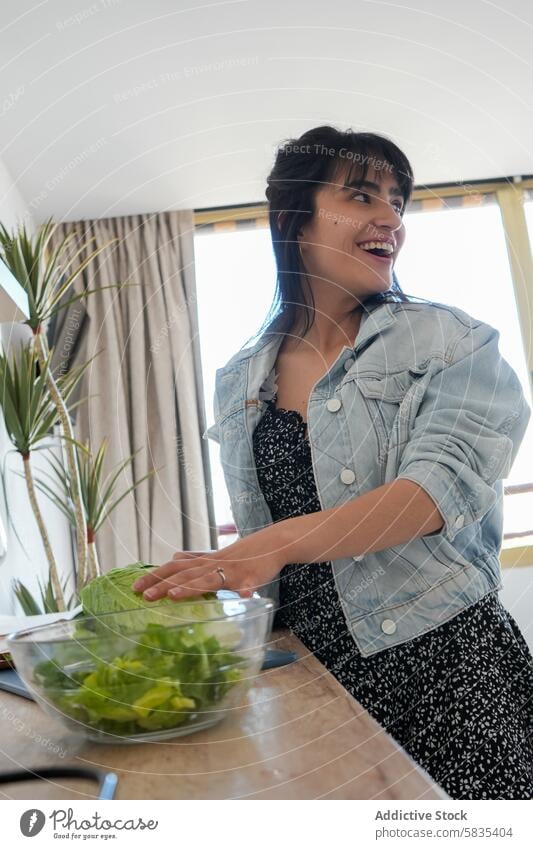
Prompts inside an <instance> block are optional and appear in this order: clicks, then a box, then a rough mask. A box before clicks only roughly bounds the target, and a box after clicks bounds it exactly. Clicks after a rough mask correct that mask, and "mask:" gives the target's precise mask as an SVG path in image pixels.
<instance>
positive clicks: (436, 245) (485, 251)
mask: <svg viewBox="0 0 533 849" xmlns="http://www.w3.org/2000/svg"><path fill="white" fill-rule="evenodd" d="M405 225H406V239H405V244H404V247H403V248H402V251H401V254H400V256H399V257H398V261H397V263H396V266H395V269H396V274H397V276H398V281H399V283H400V286H401V287H402V289H403V290H404V292H406V294H412V295H417V296H420V297H423V298H429V299H431V300H434V301H438V302H440V303H445V304H451V305H455V306H458V307H460V308H461V309H464V310H465V311H466V312H468V313H469V314H470V315H472V316H474V317H475V318H478V319H481V320H482V321H485V322H487V323H488V324H490V325H492V326H493V327H496V328H497V329H498V330H499V331H500V340H499V342H500V352H501V354H502V356H503V357H505V359H506V360H507V361H508V362H509V364H510V365H511V366H512V367H513V369H514V370H515V371H516V373H517V375H518V377H519V378H520V381H521V383H522V387H523V389H524V393H525V396H526V399H527V401H528V403H529V404H530V406H531V405H532V399H531V390H530V382H529V378H528V373H527V362H526V357H525V352H524V348H523V345H522V336H521V331H520V325H519V321H518V314H517V307H516V300H515V296H514V290H513V284H512V280H511V272H510V269H509V262H508V258H507V248H506V244H505V234H504V229H503V224H502V220H501V215H500V210H499V207H498V205H497V204H496V203H493V204H488V205H483V206H478V207H466V208H465V207H462V208H452V209H446V208H444V209H442V210H436V211H432V212H423V211H422V212H411V213H406V215H405ZM532 469H533V426H532V424H531V423H530V425H529V428H528V431H527V433H526V435H525V437H524V440H523V442H522V445H521V447H520V449H519V452H518V455H517V457H516V460H515V463H514V465H513V468H512V470H511V474H510V476H509V478H508V479H507V480H505V481H504V485H510V484H519V483H520V484H523V483H530V482H531V481H532V479H533V474H532ZM532 517H533V495H532V494H524V495H507V496H505V511H504V533H513V532H522V531H525V530H531V528H532V527H533V518H532ZM526 541H527V540H524V539H521V540H517V543H518V542H520V543H521V544H524V543H525V542H526Z"/></svg>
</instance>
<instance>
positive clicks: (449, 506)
mask: <svg viewBox="0 0 533 849" xmlns="http://www.w3.org/2000/svg"><path fill="white" fill-rule="evenodd" d="M397 479H398V480H401V479H406V480H410V481H413V482H414V483H417V484H419V486H421V487H422V489H423V490H424V491H425V492H427V494H428V495H429V497H430V498H431V499H432V500H433V501H434V502H435V505H436V506H437V507H438V509H439V511H440V513H441V515H442V518H443V519H444V526H443V528H442V529H441V530H440V531H438V532H436V533H435V534H432V535H431V536H437V534H438V535H441V536H444V537H446V539H447V540H449V541H450V542H452V541H453V539H454V538H455V537H456V536H457V534H458V533H459V531H460V530H462V528H464V527H465V526H466V525H468V524H470V523H471V522H475V521H477V520H478V519H479V518H480V517H481V516H483V515H484V514H485V513H486V512H487V510H489V509H490V507H492V505H493V504H494V503H495V502H496V500H497V497H498V496H497V493H496V491H495V490H494V489H492V487H489V486H488V485H487V484H486V483H485V482H484V481H481V479H479V481H480V487H479V488H478V489H477V491H476V503H474V501H473V499H467V498H465V497H464V494H463V493H462V491H461V488H460V485H459V483H458V481H457V479H456V478H453V477H452V475H451V474H450V472H448V470H447V469H446V467H445V466H442V465H439V464H438V463H430V462H428V461H427V460H415V461H413V462H412V463H410V464H409V466H408V468H407V469H406V470H405V471H404V472H401V473H400V474H399V475H398V476H397Z"/></svg>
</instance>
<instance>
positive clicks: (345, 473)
mask: <svg viewBox="0 0 533 849" xmlns="http://www.w3.org/2000/svg"><path fill="white" fill-rule="evenodd" d="M354 480H355V473H354V472H352V470H351V469H343V470H342V472H341V481H342V482H343V483H353V482H354Z"/></svg>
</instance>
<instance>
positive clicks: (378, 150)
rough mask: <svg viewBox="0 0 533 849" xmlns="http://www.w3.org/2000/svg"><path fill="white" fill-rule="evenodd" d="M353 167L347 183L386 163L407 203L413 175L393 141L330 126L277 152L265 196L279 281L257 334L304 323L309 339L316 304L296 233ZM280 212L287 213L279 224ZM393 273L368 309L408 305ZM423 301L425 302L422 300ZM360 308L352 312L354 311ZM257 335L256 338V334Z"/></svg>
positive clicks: (369, 301)
mask: <svg viewBox="0 0 533 849" xmlns="http://www.w3.org/2000/svg"><path fill="white" fill-rule="evenodd" d="M346 162H350V163H351V164H350V167H349V172H348V175H347V180H351V179H357V180H359V181H363V180H364V179H365V178H366V175H367V173H368V166H369V164H370V162H373V163H374V167H375V168H376V170H377V169H378V163H381V164H380V165H379V167H382V165H384V164H386V167H388V168H389V169H390V170H392V172H393V173H394V176H395V178H396V180H397V182H398V186H399V188H400V190H401V192H402V196H403V200H404V204H403V207H402V212H401V214H402V215H403V214H404V212H405V208H406V206H407V204H408V203H409V200H410V198H411V194H412V190H413V182H414V177H413V170H412V168H411V164H410V162H409V160H408V159H407V157H406V156H405V154H404V153H403V152H402V151H401V150H400V148H399V147H397V146H396V145H395V144H394V142H393V141H391V140H390V139H388V138H386V137H385V136H379V135H376V134H375V133H357V132H354V131H353V130H351V129H348V130H344V131H343V130H339V129H336V128H335V127H332V126H327V125H325V126H321V127H314V128H313V129H311V130H308V131H307V132H305V133H303V135H301V136H300V137H299V138H293V139H286V140H285V142H284V143H283V144H282V145H281V146H280V147H279V148H278V150H277V154H276V160H275V163H274V166H273V168H272V170H271V172H270V174H269V175H268V178H267V188H266V191H265V194H266V197H267V200H268V205H269V223H270V233H271V236H272V246H273V249H274V254H275V259H276V267H277V280H276V290H275V293H274V299H273V301H272V305H271V307H270V310H269V313H268V315H267V317H266V319H265V321H264V323H263V325H262V327H261V328H260V330H259V332H258V333H259V334H269V333H288V332H293V333H294V332H295V328H296V327H297V326H298V324H299V323H301V322H302V320H303V325H304V330H303V333H302V335H305V334H306V333H307V331H308V330H309V328H310V327H311V325H312V323H313V321H314V301H313V295H312V291H311V288H310V286H309V284H308V282H307V279H306V276H305V269H304V267H303V265H302V261H301V256H300V250H299V244H298V240H297V234H298V232H299V230H300V228H301V227H302V226H303V225H304V224H305V223H307V222H308V221H309V216H310V214H313V213H314V209H315V206H314V194H315V192H316V190H317V189H318V188H320V186H322V185H326V184H328V183H331V182H333V181H335V179H336V176H337V174H338V173H339V170H340V169H341V168H342V167H344V166H345V165H346ZM280 212H282V213H285V214H283V215H282V216H281V221H280V220H278V216H279V214H280ZM411 300H412V298H411V297H410V296H408V295H406V294H405V292H403V290H402V288H401V287H400V284H399V283H398V280H397V277H396V274H395V273H394V271H393V283H392V286H391V287H390V289H388V290H387V291H386V292H377V293H376V294H374V295H370V296H369V297H368V298H366V299H365V301H364V302H363V305H364V308H365V309H367V308H370V307H372V306H374V305H377V304H381V303H384V302H390V301H408V302H411ZM422 300H424V299H422ZM358 308H359V304H358V305H357V306H356V307H354V311H355V310H356V309H358ZM256 335H257V334H256Z"/></svg>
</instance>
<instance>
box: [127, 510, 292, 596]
mask: <svg viewBox="0 0 533 849" xmlns="http://www.w3.org/2000/svg"><path fill="white" fill-rule="evenodd" d="M273 529H274V526H273V525H269V526H268V527H267V528H263V529H262V530H260V531H257V532H256V533H253V534H249V535H248V536H246V537H243V538H242V539H239V540H237V541H236V542H234V543H232V544H231V545H227V546H226V547H225V548H222V549H220V550H219V551H216V550H213V551H177V552H176V553H175V554H174V555H173V556H172V560H170V561H169V562H168V563H163V564H162V565H161V566H158V567H157V568H156V569H152V571H151V572H150V574H147V575H143V576H142V577H141V578H138V579H137V580H136V581H135V582H134V583H133V584H132V589H134V590H135V591H137V592H142V593H143V595H144V597H145V598H146V599H147V600H148V601H155V600H156V599H159V598H163V596H166V595H168V597H169V598H172V599H176V598H177V599H180V598H189V597H190V596H195V595H201V594H202V593H205V592H216V591H217V590H221V589H225V590H234V591H235V592H238V593H239V594H240V595H241V596H244V597H246V598H249V597H250V596H251V595H252V594H253V592H254V591H255V590H256V589H257V587H260V586H262V585H263V584H267V583H269V581H271V580H272V579H273V578H275V577H276V575H278V574H279V572H280V571H281V569H282V568H283V566H285V564H286V563H287V562H290V561H289V560H287V557H288V549H287V548H286V547H285V546H284V544H283V542H282V539H283V535H282V534H280V533H279V528H276V531H274V530H273ZM219 566H221V567H222V568H223V569H224V574H225V576H226V582H225V584H223V583H222V577H221V575H220V574H219V573H218V572H216V571H215V570H216V569H217V567H219Z"/></svg>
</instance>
